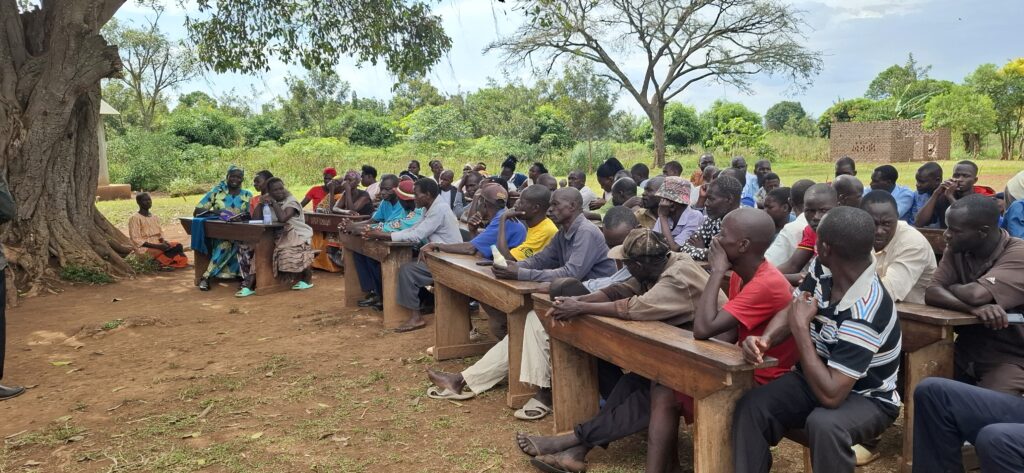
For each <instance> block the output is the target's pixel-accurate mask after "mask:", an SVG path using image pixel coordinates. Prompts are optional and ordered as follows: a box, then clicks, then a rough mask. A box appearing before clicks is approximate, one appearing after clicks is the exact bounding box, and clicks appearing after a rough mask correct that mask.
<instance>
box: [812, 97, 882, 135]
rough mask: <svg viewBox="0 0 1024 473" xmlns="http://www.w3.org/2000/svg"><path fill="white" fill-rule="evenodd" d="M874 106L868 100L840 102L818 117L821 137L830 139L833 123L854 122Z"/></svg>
mask: <svg viewBox="0 0 1024 473" xmlns="http://www.w3.org/2000/svg"><path fill="white" fill-rule="evenodd" d="M872 104H874V101H873V100H871V99H866V98H856V99H850V100H840V101H838V102H836V103H834V104H832V106H831V107H829V108H828V109H827V110H825V112H824V113H822V114H821V116H820V117H818V130H820V131H821V136H823V137H825V138H828V137H829V134H830V133H831V132H832V122H852V121H854V120H856V119H857V117H859V116H860V115H861V114H862V113H864V112H865V110H867V109H868V108H870V107H871V106H872Z"/></svg>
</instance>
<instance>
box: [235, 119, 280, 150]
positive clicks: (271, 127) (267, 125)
mask: <svg viewBox="0 0 1024 473" xmlns="http://www.w3.org/2000/svg"><path fill="white" fill-rule="evenodd" d="M239 128H240V130H241V134H242V141H243V142H244V143H245V145H246V146H256V145H259V144H260V143H262V142H264V141H281V138H283V137H284V128H282V127H281V125H280V124H279V123H278V122H277V120H274V118H273V117H272V116H270V115H268V114H260V115H253V116H251V117H246V118H243V119H242V120H241V121H240V122H239Z"/></svg>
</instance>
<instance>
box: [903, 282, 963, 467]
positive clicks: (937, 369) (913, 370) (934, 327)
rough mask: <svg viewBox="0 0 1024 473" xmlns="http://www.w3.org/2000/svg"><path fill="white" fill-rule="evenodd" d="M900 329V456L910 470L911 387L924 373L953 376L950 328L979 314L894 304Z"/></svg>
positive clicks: (904, 465)
mask: <svg viewBox="0 0 1024 473" xmlns="http://www.w3.org/2000/svg"><path fill="white" fill-rule="evenodd" d="M896 311H897V314H898V316H899V318H900V330H901V331H902V332H903V355H904V357H903V367H902V369H903V377H904V385H905V386H906V390H905V392H904V396H903V403H904V406H903V460H902V461H901V462H900V464H901V469H902V471H904V472H907V473H909V472H910V471H911V466H912V465H913V463H914V462H913V456H914V389H915V388H917V385H918V384H919V383H920V382H921V381H922V380H924V379H925V378H927V377H930V376H940V377H943V378H952V377H953V330H954V328H956V327H959V326H964V325H975V324H977V323H978V318H977V317H975V316H973V315H971V314H965V313H963V312H956V311H951V310H946V309H940V308H937V307H930V306H926V305H921V304H911V303H908V302H900V303H897V304H896Z"/></svg>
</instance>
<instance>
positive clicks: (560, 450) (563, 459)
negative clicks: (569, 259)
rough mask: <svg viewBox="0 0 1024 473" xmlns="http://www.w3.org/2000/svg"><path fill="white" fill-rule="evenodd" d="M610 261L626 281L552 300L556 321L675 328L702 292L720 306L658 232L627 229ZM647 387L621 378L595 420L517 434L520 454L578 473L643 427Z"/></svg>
mask: <svg viewBox="0 0 1024 473" xmlns="http://www.w3.org/2000/svg"><path fill="white" fill-rule="evenodd" d="M674 179H680V178H674ZM687 182H689V181H687ZM609 256H610V257H612V258H615V259H617V260H620V261H622V264H623V266H625V267H626V268H628V269H629V273H630V274H631V275H632V277H631V278H630V279H629V280H627V281H625V282H622V283H618V284H614V285H611V286H609V287H606V288H604V289H601V290H598V291H596V292H593V293H590V294H587V295H583V296H577V297H558V298H556V299H554V300H553V301H552V309H551V315H552V317H554V319H555V320H571V319H572V318H574V317H577V316H580V315H601V316H605V317H615V318H619V319H624V320H644V321H662V322H665V323H668V324H670V325H675V326H681V325H684V324H689V323H690V322H692V321H693V316H694V313H695V311H696V309H697V297H698V295H699V294H701V293H705V294H708V297H709V298H711V302H710V304H713V305H715V307H716V308H717V307H719V306H721V305H722V304H723V303H725V297H724V294H722V293H721V291H720V290H719V287H718V286H715V287H713V288H712V290H711V291H705V288H706V287H710V286H708V273H707V271H704V269H703V268H701V267H700V266H699V265H698V264H696V263H695V262H694V261H693V259H692V258H690V256H689V255H687V254H686V253H676V252H672V251H670V250H669V246H668V241H667V239H666V238H665V236H664V235H662V234H660V233H655V232H653V231H652V230H649V229H646V228H637V229H634V230H632V231H631V232H630V233H629V236H627V237H626V240H625V241H624V242H623V243H622V246H617V247H615V248H614V249H612V250H611V251H610V252H609ZM650 386H651V382H650V380H647V379H645V378H643V377H641V376H639V375H637V374H628V375H623V376H621V377H620V378H619V379H618V381H617V383H616V384H615V387H614V388H613V389H612V391H611V394H610V395H609V396H608V397H607V400H606V402H605V405H604V407H603V408H602V409H601V412H600V413H598V415H597V416H596V417H594V418H593V419H591V420H589V421H586V422H584V423H582V424H580V425H577V426H576V428H575V429H574V431H573V433H571V434H564V435H556V436H553V437H542V436H530V435H527V434H525V433H522V432H520V433H518V434H516V438H517V443H518V444H519V448H520V449H522V450H523V452H524V453H526V454H527V455H531V456H534V457H536V458H534V459H533V460H531V462H530V463H532V464H533V465H534V466H537V467H539V468H540V469H541V470H543V471H563V470H567V471H585V470H586V468H587V463H586V456H587V453H588V452H589V451H590V450H591V449H593V448H594V447H596V446H598V445H607V444H608V443H609V442H612V441H614V440H618V439H620V438H623V437H625V436H628V435H631V434H633V433H636V432H640V431H642V430H644V429H646V428H647V423H648V420H649V415H650V409H651V407H650Z"/></svg>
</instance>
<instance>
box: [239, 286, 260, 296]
mask: <svg viewBox="0 0 1024 473" xmlns="http://www.w3.org/2000/svg"><path fill="white" fill-rule="evenodd" d="M253 294H256V291H254V290H252V289H249V288H247V287H243V288H241V289H239V290H238V292H236V293H235V297H249V296H251V295H253Z"/></svg>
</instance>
